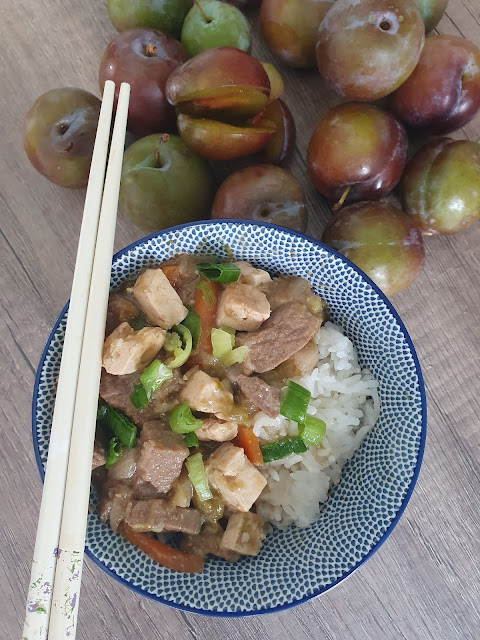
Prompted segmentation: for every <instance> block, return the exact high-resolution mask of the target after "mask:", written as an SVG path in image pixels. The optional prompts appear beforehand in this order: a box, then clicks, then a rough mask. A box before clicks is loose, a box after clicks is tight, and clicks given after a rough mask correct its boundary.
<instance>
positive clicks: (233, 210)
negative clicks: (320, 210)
mask: <svg viewBox="0 0 480 640" xmlns="http://www.w3.org/2000/svg"><path fill="white" fill-rule="evenodd" d="M212 218H241V219H247V220H259V221H262V222H272V223H274V224H278V225H280V226H282V227H288V228H290V229H295V230H296V231H302V232H305V231H306V229H307V223H308V217H307V208H306V205H305V196H304V194H303V190H302V187H301V186H300V184H299V183H298V182H297V180H296V179H295V178H294V177H293V176H292V175H291V174H290V173H288V171H285V170H284V169H281V168H280V167H275V166H273V165H268V164H261V165H255V166H251V167H247V168H245V169H240V171H236V172H235V173H232V174H231V175H230V176H229V177H228V178H227V179H226V180H225V181H224V182H223V183H222V184H221V185H220V188H219V189H218V191H217V194H216V196H215V199H214V201H213V205H212Z"/></svg>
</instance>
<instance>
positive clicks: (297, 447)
mask: <svg viewBox="0 0 480 640" xmlns="http://www.w3.org/2000/svg"><path fill="white" fill-rule="evenodd" d="M306 450H307V447H306V446H305V443H304V441H303V440H302V438H300V437H299V436H292V437H291V438H282V440H277V442H271V443H269V444H264V445H262V446H261V447H260V451H261V452H262V457H263V461H264V462H271V461H272V460H281V459H282V458H285V457H286V456H290V455H291V454H292V453H303V452H304V451H306Z"/></svg>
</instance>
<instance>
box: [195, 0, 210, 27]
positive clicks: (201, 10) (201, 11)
mask: <svg viewBox="0 0 480 640" xmlns="http://www.w3.org/2000/svg"><path fill="white" fill-rule="evenodd" d="M193 4H194V5H195V6H196V7H197V8H198V10H199V11H200V15H201V16H202V18H203V19H204V20H205V22H207V23H210V22H211V20H209V19H208V18H207V16H206V14H205V11H204V10H203V9H202V6H201V4H200V2H199V1H198V0H193Z"/></svg>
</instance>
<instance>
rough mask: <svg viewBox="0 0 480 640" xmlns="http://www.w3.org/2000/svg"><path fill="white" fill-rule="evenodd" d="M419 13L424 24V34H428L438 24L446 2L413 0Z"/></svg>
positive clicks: (446, 0) (440, 0) (443, 0)
mask: <svg viewBox="0 0 480 640" xmlns="http://www.w3.org/2000/svg"><path fill="white" fill-rule="evenodd" d="M413 1H414V2H415V4H416V5H417V7H418V10H419V11H420V15H421V16H422V18H423V23H424V24H425V32H426V33H429V32H430V31H431V30H432V29H434V28H435V27H436V26H437V24H438V23H439V22H440V19H441V18H442V16H443V14H444V13H445V9H446V8H447V4H448V0H413Z"/></svg>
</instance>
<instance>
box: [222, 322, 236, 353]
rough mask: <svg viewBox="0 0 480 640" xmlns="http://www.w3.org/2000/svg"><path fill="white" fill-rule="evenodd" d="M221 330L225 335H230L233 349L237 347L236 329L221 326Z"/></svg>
mask: <svg viewBox="0 0 480 640" xmlns="http://www.w3.org/2000/svg"><path fill="white" fill-rule="evenodd" d="M219 329H221V330H222V331H225V333H229V334H230V336H231V341H232V348H233V347H234V346H235V329H232V327H227V326H226V325H225V324H221V325H220V327H219Z"/></svg>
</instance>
